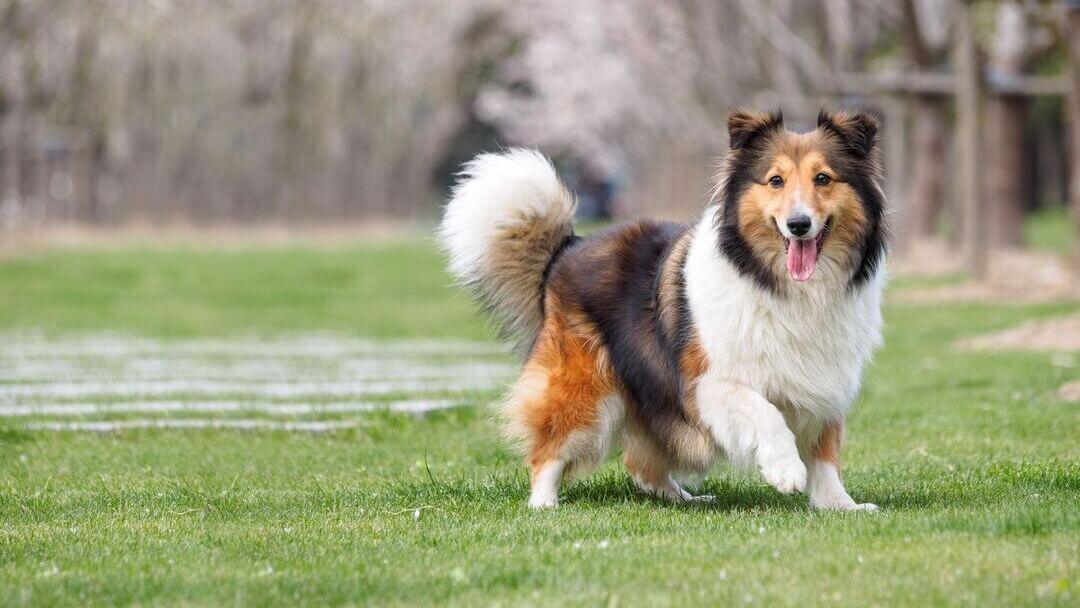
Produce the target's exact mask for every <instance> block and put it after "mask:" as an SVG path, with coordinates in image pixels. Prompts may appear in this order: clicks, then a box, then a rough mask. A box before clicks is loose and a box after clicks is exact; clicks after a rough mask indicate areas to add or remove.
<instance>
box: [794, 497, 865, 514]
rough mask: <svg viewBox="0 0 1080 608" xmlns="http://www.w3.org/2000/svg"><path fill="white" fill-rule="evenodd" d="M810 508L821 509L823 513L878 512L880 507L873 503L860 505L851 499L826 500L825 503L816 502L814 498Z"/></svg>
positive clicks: (811, 500)
mask: <svg viewBox="0 0 1080 608" xmlns="http://www.w3.org/2000/svg"><path fill="white" fill-rule="evenodd" d="M810 506H811V507H813V508H815V509H819V510H821V511H877V510H878V506H877V505H875V504H873V503H869V502H864V503H861V504H860V503H856V502H855V501H854V500H851V499H850V498H848V499H846V500H843V499H840V500H825V501H820V500H814V499H813V498H811V499H810Z"/></svg>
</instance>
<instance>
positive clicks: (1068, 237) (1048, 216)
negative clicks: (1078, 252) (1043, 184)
mask: <svg viewBox="0 0 1080 608" xmlns="http://www.w3.org/2000/svg"><path fill="white" fill-rule="evenodd" d="M1075 239H1076V230H1075V228H1074V227H1073V223H1072V218H1071V217H1069V215H1068V212H1067V211H1066V209H1065V207H1064V206H1059V207H1052V208H1048V209H1042V210H1040V211H1037V212H1036V213H1033V214H1031V215H1029V216H1028V218H1027V220H1026V221H1025V222H1024V243H1026V244H1027V245H1028V246H1029V247H1031V248H1033V249H1039V250H1041V251H1049V252H1050V253H1059V254H1069V253H1072V252H1073V251H1074V244H1073V243H1074V242H1075Z"/></svg>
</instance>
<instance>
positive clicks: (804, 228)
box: [787, 213, 812, 236]
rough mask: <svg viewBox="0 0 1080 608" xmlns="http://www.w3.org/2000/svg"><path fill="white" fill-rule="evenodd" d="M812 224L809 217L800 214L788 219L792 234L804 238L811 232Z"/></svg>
mask: <svg viewBox="0 0 1080 608" xmlns="http://www.w3.org/2000/svg"><path fill="white" fill-rule="evenodd" d="M811 223H812V222H811V221H810V216H809V215H804V214H802V213H800V214H798V215H793V216H791V217H789V218H788V220H787V227H788V230H790V231H791V234H794V235H795V236H802V235H804V234H806V233H807V232H810V224H811Z"/></svg>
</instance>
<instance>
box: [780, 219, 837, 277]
mask: <svg viewBox="0 0 1080 608" xmlns="http://www.w3.org/2000/svg"><path fill="white" fill-rule="evenodd" d="M831 230H832V218H831V217H830V218H829V219H828V220H826V222H825V226H824V227H822V229H821V232H819V233H818V235H817V237H815V238H812V239H788V238H785V239H784V250H785V251H786V252H787V269H788V274H789V275H791V278H792V279H794V280H796V281H806V280H808V279H809V278H810V277H812V276H814V270H816V269H817V263H818V257H819V256H820V255H821V247H822V245H824V243H825V239H826V237H828V236H829V232H830V231H831Z"/></svg>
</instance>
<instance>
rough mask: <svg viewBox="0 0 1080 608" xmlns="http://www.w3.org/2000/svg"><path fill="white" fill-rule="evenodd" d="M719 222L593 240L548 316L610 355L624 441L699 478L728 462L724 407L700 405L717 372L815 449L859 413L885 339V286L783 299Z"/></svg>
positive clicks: (631, 230)
mask: <svg viewBox="0 0 1080 608" xmlns="http://www.w3.org/2000/svg"><path fill="white" fill-rule="evenodd" d="M711 225H712V223H711V220H710V218H709V217H708V214H706V218H705V219H704V220H702V221H701V222H700V224H698V225H697V226H696V227H688V226H684V225H679V224H668V223H651V222H642V223H635V224H629V225H623V226H618V227H615V228H613V229H610V230H608V231H605V232H603V233H600V234H599V235H595V236H592V237H590V238H587V239H582V240H580V241H577V242H575V243H573V244H571V245H569V246H568V247H566V248H565V249H564V250H563V251H562V253H561V254H560V255H559V257H558V258H557V259H556V260H555V261H554V262H553V264H552V266H551V268H550V270H549V276H548V280H547V284H546V290H545V293H546V297H545V306H546V307H547V310H546V311H545V314H546V315H548V316H551V315H560V316H566V317H569V318H574V319H577V320H578V321H577V322H575V323H572V324H571V326H572V327H573V331H575V332H577V333H580V334H581V335H582V338H583V340H584V341H585V342H587V343H591V344H597V345H599V347H600V348H599V350H598V353H599V354H598V357H597V365H598V366H599V367H601V368H604V369H601V370H600V371H599V372H598V373H600V374H605V373H610V375H611V376H612V377H613V379H614V385H615V387H616V389H617V391H618V392H619V393H620V395H619V396H620V397H621V400H620V401H619V402H620V403H622V404H623V408H624V412H623V416H622V417H621V418H622V420H623V425H622V428H621V429H620V430H619V431H617V432H618V433H619V434H620V435H621V436H622V437H623V443H624V444H625V443H627V441H637V442H639V443H640V442H646V443H651V446H652V448H654V449H655V450H657V451H658V452H660V453H661V454H662V455H663V457H664V458H667V459H668V460H670V462H671V469H673V470H678V471H681V472H684V473H688V474H700V473H702V472H704V471H706V470H707V469H708V468H709V467H711V466H712V464H713V462H714V461H715V458H716V457H717V456H718V455H719V454H720V451H719V449H718V447H717V446H716V444H715V442H714V441H713V439H712V437H711V436H710V434H709V432H708V431H707V430H706V429H704V428H703V427H702V425H701V423H700V415H701V412H700V411H699V408H700V409H707V408H709V407H711V405H710V403H708V402H707V400H705V401H703V402H700V403H699V402H698V401H697V400H696V395H695V385H696V383H697V380H698V378H699V377H700V376H701V375H702V374H703V373H710V374H715V375H717V376H719V377H721V378H723V379H725V380H729V381H732V382H735V383H739V384H741V385H745V386H747V387H750V388H752V389H753V390H755V391H757V392H759V393H761V394H762V395H763V396H765V397H766V398H767V399H768V400H769V401H770V402H772V403H773V404H774V405H776V406H777V407H778V408H779V409H780V411H781V412H782V413H783V414H784V416H785V418H786V419H787V421H788V424H789V426H790V427H791V429H792V431H793V432H794V433H795V435H796V436H797V438H798V439H799V443H800V448H802V447H804V446H807V445H809V443H810V442H812V441H815V440H816V439H817V437H818V435H819V434H820V432H821V430H822V428H823V426H824V425H825V424H826V423H828V422H829V421H832V420H839V419H841V418H842V417H843V415H844V414H845V413H846V412H847V411H848V409H849V408H850V406H851V404H852V402H853V400H854V398H855V397H856V395H857V394H858V389H859V383H860V376H861V372H862V368H863V366H864V365H865V363H866V361H867V360H868V359H869V357H870V354H871V352H872V350H873V348H874V347H875V346H876V345H877V343H878V341H879V340H880V337H879V336H880V324H881V317H880V312H879V296H878V292H879V290H880V286H879V285H878V282H877V281H875V282H874V284H873V285H869V286H867V288H864V289H862V290H859V291H858V292H853V293H848V292H846V291H845V290H844V287H843V286H842V285H830V284H828V283H827V282H822V284H820V285H817V286H816V287H817V289H816V290H808V291H806V292H800V293H798V294H792V296H791V297H790V298H789V299H784V300H780V299H777V298H775V297H774V296H771V295H769V294H765V293H763V292H762V291H761V290H760V288H759V287H758V286H757V285H756V284H754V283H752V282H750V281H747V280H746V279H745V278H744V277H741V276H740V275H739V274H738V272H737V271H736V270H735V269H734V268H733V267H732V266H731V265H730V264H729V263H728V262H727V261H726V260H724V259H723V258H722V257H721V256H720V255H719V253H718V248H717V246H716V240H715V231H713V230H711V229H710V227H711ZM609 403H610V402H609ZM603 419H604V420H605V424H607V422H606V421H609V420H610V419H611V415H610V413H608V414H605V415H604V416H603ZM608 426H610V425H608Z"/></svg>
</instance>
